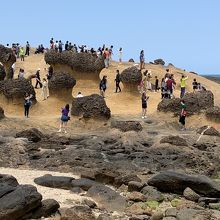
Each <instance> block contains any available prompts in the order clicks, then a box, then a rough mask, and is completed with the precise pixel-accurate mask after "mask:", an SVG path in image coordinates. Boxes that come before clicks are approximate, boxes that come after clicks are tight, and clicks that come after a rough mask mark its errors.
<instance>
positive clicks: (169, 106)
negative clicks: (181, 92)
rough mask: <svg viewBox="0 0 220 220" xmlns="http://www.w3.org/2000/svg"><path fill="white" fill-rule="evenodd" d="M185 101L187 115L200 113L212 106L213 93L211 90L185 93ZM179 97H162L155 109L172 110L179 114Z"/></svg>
mask: <svg viewBox="0 0 220 220" xmlns="http://www.w3.org/2000/svg"><path fill="white" fill-rule="evenodd" d="M183 100H184V101H185V103H186V110H187V114H188V115H193V114H197V113H200V112H201V111H202V110H206V109H208V108H211V107H213V106H214V95H213V93H212V92H211V91H201V92H196V93H186V94H185V96H184V97H183ZM180 103H181V99H180V98H174V99H163V100H162V101H161V102H160V103H159V104H158V106H157V109H158V110H159V111H162V112H173V113H174V114H175V115H179V114H180V111H181V104H180Z"/></svg>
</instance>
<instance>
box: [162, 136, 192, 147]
mask: <svg viewBox="0 0 220 220" xmlns="http://www.w3.org/2000/svg"><path fill="white" fill-rule="evenodd" d="M160 143H168V144H172V145H175V146H188V144H187V141H186V140H185V139H184V138H181V137H179V136H173V135H169V136H166V137H163V138H162V139H161V140H160Z"/></svg>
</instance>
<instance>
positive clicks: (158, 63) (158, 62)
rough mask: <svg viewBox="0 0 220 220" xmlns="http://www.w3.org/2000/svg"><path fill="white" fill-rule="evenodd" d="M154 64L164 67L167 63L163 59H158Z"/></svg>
mask: <svg viewBox="0 0 220 220" xmlns="http://www.w3.org/2000/svg"><path fill="white" fill-rule="evenodd" d="M154 64H156V65H162V66H164V65H165V62H164V60H163V59H156V60H154Z"/></svg>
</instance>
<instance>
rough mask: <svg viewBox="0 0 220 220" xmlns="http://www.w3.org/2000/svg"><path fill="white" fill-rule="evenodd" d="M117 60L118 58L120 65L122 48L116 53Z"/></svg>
mask: <svg viewBox="0 0 220 220" xmlns="http://www.w3.org/2000/svg"><path fill="white" fill-rule="evenodd" d="M118 58H119V63H120V64H121V62H122V48H121V47H120V49H119V51H118Z"/></svg>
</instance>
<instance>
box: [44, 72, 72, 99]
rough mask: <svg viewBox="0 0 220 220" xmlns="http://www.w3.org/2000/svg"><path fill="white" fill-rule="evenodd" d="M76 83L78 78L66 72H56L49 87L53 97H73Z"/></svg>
mask: <svg viewBox="0 0 220 220" xmlns="http://www.w3.org/2000/svg"><path fill="white" fill-rule="evenodd" d="M75 85H76V80H75V79H74V78H73V77H72V76H71V75H70V74H69V73H66V72H54V73H53V76H52V78H51V79H50V80H49V84H48V88H49V91H50V96H51V97H58V98H64V99H67V98H71V97H72V89H73V87H74V86H75Z"/></svg>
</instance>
